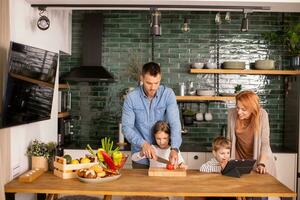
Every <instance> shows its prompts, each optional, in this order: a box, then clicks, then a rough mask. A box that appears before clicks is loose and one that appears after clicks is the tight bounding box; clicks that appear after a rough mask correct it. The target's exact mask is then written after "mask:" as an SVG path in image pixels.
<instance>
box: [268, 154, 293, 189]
mask: <svg viewBox="0 0 300 200" xmlns="http://www.w3.org/2000/svg"><path fill="white" fill-rule="evenodd" d="M273 155H274V159H275V165H276V171H277V179H278V180H279V181H280V182H281V183H283V184H284V185H286V186H287V187H288V188H290V189H291V190H293V191H296V178H297V176H296V175H297V171H296V169H297V154H293V153H275V154H273Z"/></svg>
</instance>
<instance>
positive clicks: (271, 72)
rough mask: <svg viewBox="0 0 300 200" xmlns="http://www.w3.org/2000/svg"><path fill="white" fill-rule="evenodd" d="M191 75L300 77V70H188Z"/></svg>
mask: <svg viewBox="0 0 300 200" xmlns="http://www.w3.org/2000/svg"><path fill="white" fill-rule="evenodd" d="M190 73H192V74H248V75H300V70H258V69H244V70H240V69H190Z"/></svg>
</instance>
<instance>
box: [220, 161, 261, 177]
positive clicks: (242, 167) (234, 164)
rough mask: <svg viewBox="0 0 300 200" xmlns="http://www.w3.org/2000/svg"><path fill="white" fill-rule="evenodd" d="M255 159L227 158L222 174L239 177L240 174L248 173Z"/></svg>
mask: <svg viewBox="0 0 300 200" xmlns="http://www.w3.org/2000/svg"><path fill="white" fill-rule="evenodd" d="M255 162H256V160H252V159H245V160H229V161H228V163H227V165H226V166H225V168H224V169H223V170H222V174H223V175H226V176H232V177H241V175H242V174H249V173H250V172H251V171H252V169H253V166H254V164H255Z"/></svg>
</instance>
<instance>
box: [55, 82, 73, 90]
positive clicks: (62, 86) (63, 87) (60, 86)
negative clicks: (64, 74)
mask: <svg viewBox="0 0 300 200" xmlns="http://www.w3.org/2000/svg"><path fill="white" fill-rule="evenodd" d="M58 89H70V85H69V83H60V84H58Z"/></svg>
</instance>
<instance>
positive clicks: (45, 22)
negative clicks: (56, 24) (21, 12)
mask: <svg viewBox="0 0 300 200" xmlns="http://www.w3.org/2000/svg"><path fill="white" fill-rule="evenodd" d="M38 9H39V11H40V13H39V15H40V18H39V19H38V21H37V27H38V28H39V29H41V30H43V31H44V30H47V29H48V28H49V27H50V20H49V19H48V17H47V16H46V15H45V12H46V7H39V8H38Z"/></svg>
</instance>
